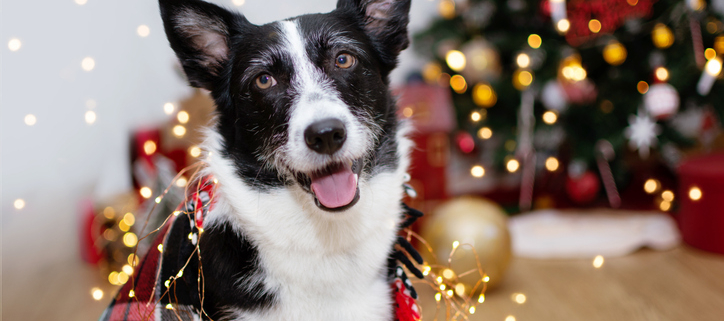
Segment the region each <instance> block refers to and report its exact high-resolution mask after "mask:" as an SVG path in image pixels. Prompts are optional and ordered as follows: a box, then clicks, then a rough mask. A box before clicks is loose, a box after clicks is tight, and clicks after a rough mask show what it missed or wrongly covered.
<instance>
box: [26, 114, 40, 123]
mask: <svg viewBox="0 0 724 321" xmlns="http://www.w3.org/2000/svg"><path fill="white" fill-rule="evenodd" d="M37 122H38V119H37V118H35V115H33V114H27V115H25V125H28V126H33V125H35V123H37Z"/></svg>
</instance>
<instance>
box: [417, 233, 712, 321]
mask: <svg viewBox="0 0 724 321" xmlns="http://www.w3.org/2000/svg"><path fill="white" fill-rule="evenodd" d="M592 262H593V258H591V260H532V259H514V260H513V262H512V264H511V266H510V269H509V270H508V274H507V275H506V277H505V279H504V282H503V283H502V284H500V286H499V287H498V288H496V289H493V290H491V291H489V292H488V293H487V295H486V300H485V302H484V303H483V304H481V305H479V306H478V308H477V310H476V312H475V314H474V315H472V316H471V317H470V319H469V320H473V321H475V320H486V321H504V320H506V318H507V317H508V316H513V317H514V318H515V320H517V321H529V320H537V321H543V320H590V321H594V320H601V321H603V320H607V321H608V320H617V321H618V320H626V321H628V320H659V321H663V320H672V321H674V320H675V321H682V320H697V321H709V320H710V321H722V320H724V256H723V255H714V254H709V253H706V252H701V251H698V250H695V249H692V248H689V247H685V246H682V247H679V248H677V249H674V250H672V251H667V252H654V251H650V250H642V251H639V252H637V253H634V254H633V255H629V256H625V257H620V258H610V259H605V261H604V264H603V266H602V267H601V268H599V269H596V268H594V267H593V264H592ZM420 292H424V293H423V294H421V300H420V304H421V305H422V307H423V312H424V314H423V320H426V321H431V320H434V319H435V312H436V309H435V300H434V299H433V293H434V292H433V291H432V290H431V289H429V288H428V289H427V290H425V289H420ZM517 293H522V294H524V295H525V298H526V300H525V302H524V303H523V304H519V303H516V302H515V301H514V300H513V295H514V294H517ZM443 312H444V311H443V310H440V311H439V313H438V320H444V314H443ZM458 320H464V318H459V319H458ZM508 320H509V321H510V320H512V319H508Z"/></svg>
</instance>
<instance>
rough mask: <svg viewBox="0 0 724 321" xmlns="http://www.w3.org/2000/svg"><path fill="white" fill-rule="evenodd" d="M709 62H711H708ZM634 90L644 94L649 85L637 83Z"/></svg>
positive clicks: (643, 82)
mask: <svg viewBox="0 0 724 321" xmlns="http://www.w3.org/2000/svg"><path fill="white" fill-rule="evenodd" d="M710 61H711V60H710ZM636 90H638V91H639V93H640V94H642V95H643V94H645V93H647V92H648V91H649V83H647V82H645V81H643V80H642V81H639V83H638V84H636Z"/></svg>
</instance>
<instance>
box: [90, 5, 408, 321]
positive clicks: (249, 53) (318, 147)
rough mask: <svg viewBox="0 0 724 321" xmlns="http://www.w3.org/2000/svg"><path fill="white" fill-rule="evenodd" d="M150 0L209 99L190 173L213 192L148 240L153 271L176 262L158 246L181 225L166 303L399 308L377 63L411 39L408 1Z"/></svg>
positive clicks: (385, 316) (389, 154)
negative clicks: (250, 14) (224, 1)
mask: <svg viewBox="0 0 724 321" xmlns="http://www.w3.org/2000/svg"><path fill="white" fill-rule="evenodd" d="M159 3H160V9H161V16H162V18H163V23H164V27H165V30H166V35H167V38H168V41H169V43H170V45H171V48H172V49H173V50H174V51H175V53H176V55H177V57H178V58H179V60H180V62H181V65H182V66H183V70H184V71H185V74H186V76H187V78H188V82H189V83H190V85H192V86H194V87H198V88H203V89H206V90H208V91H209V92H210V94H211V96H212V97H213V99H214V100H215V102H216V116H215V121H214V124H213V125H211V126H210V128H209V130H208V131H207V132H206V137H207V138H206V140H205V142H204V143H203V145H202V148H203V150H204V151H205V153H206V154H205V155H206V156H205V163H206V166H205V168H204V169H203V173H202V174H203V175H202V176H203V177H213V182H211V181H206V182H203V183H201V182H200V183H199V184H201V185H203V186H211V185H213V186H214V190H213V199H214V201H213V205H212V207H208V208H207V209H206V212H204V213H203V228H201V226H198V233H196V232H195V231H196V230H195V229H194V228H195V227H194V226H193V224H188V222H193V220H194V218H189V219H186V220H189V221H187V222H185V223H183V224H181V225H184V226H185V227H183V229H184V230H183V231H182V232H178V233H176V232H173V231H174V230H173V229H174V228H171V231H170V232H168V235H167V236H165V238H166V239H165V241H163V242H164V243H159V244H163V246H164V248H163V249H164V252H163V254H162V256H163V258H162V259H163V262H164V263H163V264H162V266H161V267H160V270H164V267H163V265H165V264H167V263H166V262H171V261H178V262H181V263H183V261H184V260H186V257H180V256H179V255H177V254H169V253H171V252H170V251H172V249H171V247H173V244H174V243H175V242H178V243H182V242H184V241H185V242H187V243H188V242H189V241H188V240H184V236H185V233H186V232H187V231H188V232H189V234H188V235H189V239H191V238H193V243H194V244H196V242H197V241H198V253H196V254H198V258H196V257H195V256H196V255H194V259H193V261H190V263H191V267H193V268H188V267H187V268H186V269H181V270H180V271H181V272H183V273H186V274H189V273H192V272H193V271H194V270H199V271H202V272H203V273H199V275H197V276H196V277H195V278H194V277H187V275H183V276H182V275H180V272H177V271H176V270H171V271H170V272H169V275H171V276H172V277H171V278H170V279H169V280H170V281H173V282H174V283H172V284H169V283H168V282H167V283H166V288H167V289H173V292H174V295H169V297H175V300H176V301H174V300H173V299H172V300H171V301H168V302H169V304H168V305H166V309H167V310H173V313H174V314H175V316H176V317H178V316H183V315H184V314H183V313H179V312H178V311H179V310H183V309H182V307H181V306H177V305H173V304H176V303H178V300H181V301H184V300H188V301H189V303H188V307H189V310H194V311H201V310H202V312H201V313H199V315H198V316H196V317H194V319H197V318H198V319H204V320H206V319H211V320H396V319H399V313H397V314H396V312H395V309H396V307H397V308H398V309H399V303H400V302H397V301H396V299H395V295H394V293H393V292H394V287H391V286H390V283H391V281H390V277H391V276H390V271H396V272H392V274H395V273H396V274H397V275H393V277H395V276H396V277H399V276H400V273H401V271H402V269H401V268H399V267H397V268H396V269H395V267H394V266H392V265H391V264H392V263H391V262H393V261H395V260H399V261H401V262H403V263H404V264H406V265H410V266H412V264H410V262H409V260H407V257H406V256H405V255H401V252H399V251H396V250H395V244H397V242H398V240H399V239H400V238H399V237H398V236H397V234H398V231H399V229H400V226H402V225H403V224H404V220H405V217H406V216H405V213H406V212H409V211H410V210H409V208H407V207H406V206H405V205H404V204H402V202H401V200H402V197H403V193H404V188H403V184H404V182H405V178H406V171H407V167H408V166H409V163H410V160H409V155H408V154H409V152H410V149H411V147H412V143H411V141H410V140H409V139H408V138H407V137H406V134H407V133H408V132H409V124H407V123H406V122H404V121H401V120H399V119H398V117H397V116H396V106H395V99H394V98H393V96H392V95H391V92H390V87H389V75H390V72H391V71H392V70H393V69H394V68H395V66H396V64H397V59H398V54H399V53H400V51H402V50H403V49H405V48H406V47H407V46H408V44H409V40H408V33H407V24H408V20H409V17H408V15H409V9H410V0H339V1H338V3H337V7H336V9H334V10H333V11H331V12H329V13H326V14H309V15H302V16H298V17H294V18H290V19H287V20H282V21H277V22H272V23H269V24H265V25H254V24H252V23H250V22H249V21H248V20H247V19H246V18H245V17H244V16H243V15H242V14H239V13H233V12H230V11H227V10H226V9H223V8H221V7H218V6H216V5H213V4H210V3H207V2H204V1H200V0H160V1H159ZM209 193H210V190H209ZM209 193H207V194H203V195H204V197H202V198H205V203H204V202H202V203H199V205H198V206H199V208H201V207H204V206H206V204H207V203H209V202H208V200H209ZM191 210H193V208H191ZM182 217H183V215H181V216H179V218H182ZM195 219H196V220H198V219H199V217H198V216H197V217H196V218H195ZM174 226H176V224H174ZM189 226H190V227H189ZM174 233H175V234H174ZM174 235H176V236H174ZM179 235H180V236H179ZM402 241H404V240H402ZM402 243H404V242H401V243H400V244H401V245H402V247H404V248H405V249H406V250H408V252H414V250H413V249H412V248H411V247H410V246H409V244H402ZM169 244H171V245H169ZM398 248H399V246H398ZM189 249H191V248H189ZM173 255H176V256H173ZM411 255H412V256H413V257H414V258H415V260H418V262H421V260H420V259H419V255H417V254H416V253H413V254H411ZM149 260H150V259H149V258H148V257H147V258H146V259H145V261H144V262H146V261H149ZM186 264H189V262H186ZM413 268H414V267H413ZM159 273H161V274H163V273H166V272H159ZM414 273H416V274H417V273H419V271H416V270H415V271H414ZM176 274H178V275H176ZM174 275H176V276H174ZM402 275H403V276H402V279H403V280H405V283H406V284H405V286H406V287H408V288H411V287H409V281H406V277H404V273H402ZM140 278H142V276H138V277H137V279H140ZM161 281H163V280H161ZM136 287H137V288H138V285H136ZM160 289H161V291H162V290H163V288H160ZM398 289H399V284H398ZM409 290H410V289H406V291H407V293H409ZM122 291H123V290H122ZM131 291H133V289H131ZM412 291H414V290H412ZM159 292H160V291H159ZM188 293H192V294H188ZM199 293H201V294H202V295H197V294H199ZM161 294H162V295H163V293H161ZM119 295H120V294H119ZM155 295H156V297H158V296H159V293H158V292H156V293H155ZM134 296H136V297H137V296H138V290H136V291H135V292H133V295H131V296H130V297H131V298H134ZM198 297H201V298H202V299H201V300H198ZM117 300H118V298H117ZM166 300H169V299H166ZM165 302H167V301H164V300H163V298H161V303H162V306H163V303H165ZM174 302H175V303H174ZM172 303H173V304H172ZM162 312H164V311H162ZM165 312H168V311H165ZM158 313H160V312H158V311H156V312H154V314H155V318H156V319H158V320H161V319H164V318H163V317H159V314H158ZM105 317H106V319H112V317H110V314H109V313H108V312H107V313H106V315H105ZM126 318H127V316H126ZM101 319H103V317H102V318H101ZM164 320H165V319H164ZM174 320H176V319H175V318H174Z"/></svg>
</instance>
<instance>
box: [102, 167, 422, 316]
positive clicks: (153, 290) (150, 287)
mask: <svg viewBox="0 0 724 321" xmlns="http://www.w3.org/2000/svg"><path fill="white" fill-rule="evenodd" d="M195 184H196V186H197V189H196V190H195V191H192V192H191V194H190V195H189V196H188V197H187V198H186V202H185V203H184V204H182V206H179V209H178V210H177V211H176V212H174V215H173V216H172V217H171V218H170V219H169V220H168V222H167V223H166V224H165V225H164V226H163V227H162V228H161V229H160V230H159V232H158V235H157V236H156V239H155V240H154V242H153V246H152V247H151V249H150V250H149V251H148V253H147V254H146V256H145V257H144V259H143V260H142V261H141V263H140V265H139V266H138V267H137V268H136V271H135V272H134V275H133V277H132V278H131V280H129V282H128V283H126V284H125V285H124V286H123V287H122V288H121V290H120V291H119V292H118V294H117V295H116V297H115V298H114V299H113V301H112V302H111V304H110V306H109V307H108V308H106V310H105V312H104V313H103V315H102V316H101V317H100V319H99V321H119V320H131V321H141V320H143V321H179V320H182V321H187V320H188V321H198V320H210V318H209V317H208V316H207V315H205V314H204V312H203V310H202V309H201V306H202V304H201V302H202V297H203V291H204V290H203V277H202V274H199V264H198V260H199V254H198V252H197V250H198V246H197V245H198V237H199V233H203V218H204V216H205V215H206V214H208V212H209V211H210V210H211V209H212V208H213V205H214V197H213V195H214V188H215V186H216V184H215V183H214V182H213V181H212V179H211V178H209V177H205V178H204V179H202V180H200V181H199V182H197V183H195ZM391 287H392V288H393V296H394V302H395V317H396V320H398V321H417V320H420V313H419V310H418V307H417V304H416V303H415V300H414V299H413V295H411V292H410V290H411V289H412V287H411V284H410V281H409V280H408V279H407V276H406V275H405V273H404V271H403V270H402V268H401V267H397V269H396V273H395V276H394V278H393V282H392V284H391ZM412 291H414V290H412Z"/></svg>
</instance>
